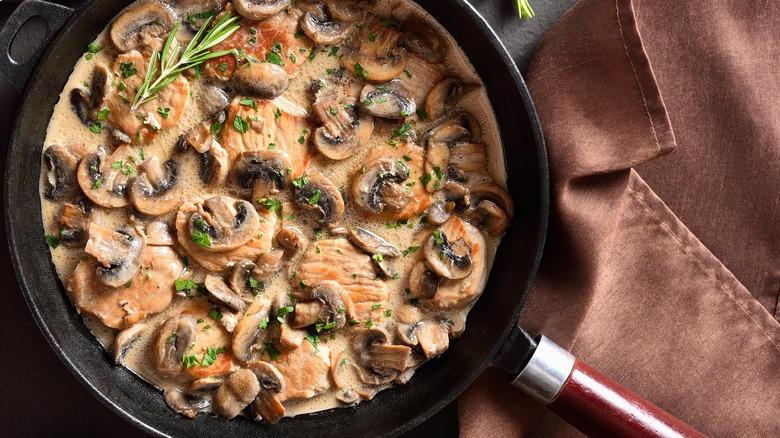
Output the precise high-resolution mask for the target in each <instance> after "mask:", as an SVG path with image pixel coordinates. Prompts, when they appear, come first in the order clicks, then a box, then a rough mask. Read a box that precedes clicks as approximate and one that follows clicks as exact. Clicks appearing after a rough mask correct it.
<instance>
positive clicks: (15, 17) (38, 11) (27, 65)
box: [0, 0, 73, 94]
mask: <svg viewBox="0 0 780 438" xmlns="http://www.w3.org/2000/svg"><path fill="white" fill-rule="evenodd" d="M72 14H73V9H71V8H68V7H65V6H62V5H58V4H54V3H49V2H46V1H42V0H27V1H24V2H22V3H20V4H19V6H17V7H16V9H15V10H14V12H13V14H11V17H10V18H8V21H7V22H6V24H5V26H4V27H3V29H2V30H0V73H2V75H3V76H4V78H5V80H6V81H8V82H9V83H10V84H11V85H12V86H13V87H14V88H15V89H16V91H17V92H19V93H20V94H21V93H22V91H24V87H25V86H26V85H27V80H28V79H29V78H30V75H31V74H32V72H33V69H34V68H35V66H36V65H37V64H38V59H40V57H41V55H42V54H43V52H44V50H45V49H46V47H48V45H49V43H50V42H51V41H52V39H54V36H55V35H57V32H59V30H60V29H61V28H62V26H63V25H64V24H65V22H66V21H68V18H70V16H71V15H72ZM36 17H37V18H36ZM41 20H42V22H41ZM41 24H43V26H41ZM25 27H30V28H37V29H41V27H45V31H44V35H43V38H42V39H40V42H38V46H37V47H35V48H33V49H34V51H32V53H31V54H29V53H30V50H22V51H23V52H27V53H28V55H27V56H26V57H25V58H26V59H14V55H15V53H12V52H15V50H14V49H15V48H19V47H21V46H24V45H25V44H29V40H26V39H21V38H20V39H19V40H17V36H22V35H23V33H20V30H22V29H23V28H25ZM26 49H28V48H26Z"/></svg>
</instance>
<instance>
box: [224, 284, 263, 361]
mask: <svg viewBox="0 0 780 438" xmlns="http://www.w3.org/2000/svg"><path fill="white" fill-rule="evenodd" d="M270 313H271V301H270V300H269V299H267V298H259V299H257V300H255V301H254V302H253V303H252V304H251V305H250V306H249V308H248V309H247V311H246V313H244V316H243V317H242V318H241V320H240V321H238V324H237V325H236V328H235V329H234V330H233V343H232V347H231V348H232V351H233V357H235V358H236V359H237V360H239V361H240V362H249V361H251V360H255V359H257V358H259V356H260V355H261V354H262V352H263V349H264V348H265V342H266V340H267V339H268V324H269V322H270Z"/></svg>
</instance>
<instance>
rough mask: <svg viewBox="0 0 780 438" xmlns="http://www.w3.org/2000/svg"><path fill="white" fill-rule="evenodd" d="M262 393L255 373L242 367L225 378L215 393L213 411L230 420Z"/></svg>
mask: <svg viewBox="0 0 780 438" xmlns="http://www.w3.org/2000/svg"><path fill="white" fill-rule="evenodd" d="M258 393H260V383H259V382H258V381H257V377H256V376H255V373H253V372H252V371H250V370H247V369H240V370H238V371H235V372H234V373H233V374H231V375H230V376H228V377H227V378H226V379H225V383H223V384H222V386H220V387H219V389H218V390H217V393H216V394H215V395H214V405H213V411H214V413H215V414H217V416H219V418H222V419H223V420H230V419H232V418H234V417H235V416H236V415H238V414H239V413H240V412H241V411H242V410H244V408H245V407H247V406H249V404H250V403H252V401H253V400H254V399H255V397H257V394H258Z"/></svg>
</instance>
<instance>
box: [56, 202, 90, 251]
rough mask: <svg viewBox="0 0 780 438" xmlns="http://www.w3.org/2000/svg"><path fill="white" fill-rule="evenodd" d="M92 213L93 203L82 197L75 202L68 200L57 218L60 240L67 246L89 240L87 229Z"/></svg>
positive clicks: (81, 243) (78, 244)
mask: <svg viewBox="0 0 780 438" xmlns="http://www.w3.org/2000/svg"><path fill="white" fill-rule="evenodd" d="M91 215H92V204H91V203H90V202H89V201H87V200H86V199H80V200H78V201H76V202H75V203H74V204H71V203H69V202H66V203H65V205H63V206H62V214H61V215H60V217H59V219H58V220H57V226H58V227H59V230H60V242H62V244H64V245H66V246H81V245H84V244H85V243H86V242H87V237H88V234H87V231H88V228H89V223H90V216H91Z"/></svg>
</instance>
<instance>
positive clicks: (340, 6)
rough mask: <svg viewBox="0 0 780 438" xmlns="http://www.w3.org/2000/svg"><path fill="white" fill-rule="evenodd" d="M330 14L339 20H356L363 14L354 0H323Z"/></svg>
mask: <svg viewBox="0 0 780 438" xmlns="http://www.w3.org/2000/svg"><path fill="white" fill-rule="evenodd" d="M325 5H326V6H327V7H328V12H329V13H330V15H331V16H332V17H333V18H335V19H336V20H339V21H358V20H360V19H361V18H363V16H364V15H365V11H364V10H363V8H362V7H361V6H360V5H359V4H357V2H355V1H354V0H325Z"/></svg>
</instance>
